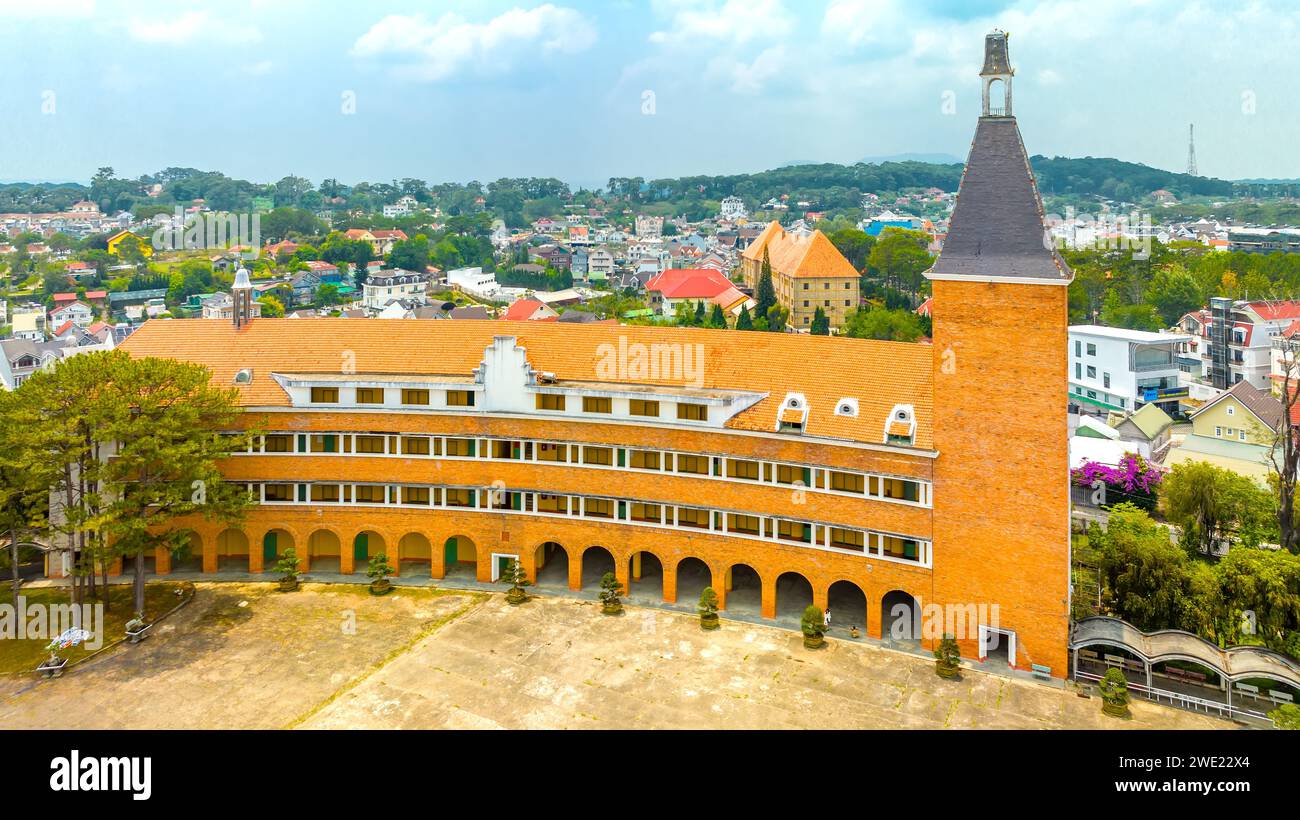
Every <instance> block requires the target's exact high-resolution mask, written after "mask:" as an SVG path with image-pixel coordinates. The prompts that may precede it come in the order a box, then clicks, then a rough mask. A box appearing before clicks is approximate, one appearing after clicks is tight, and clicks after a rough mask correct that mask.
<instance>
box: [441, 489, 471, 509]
mask: <svg viewBox="0 0 1300 820" xmlns="http://www.w3.org/2000/svg"><path fill="white" fill-rule="evenodd" d="M445 497H446V499H447V506H448V507H473V506H474V491H473V490H462V489H449V490H447V492H446V493H445Z"/></svg>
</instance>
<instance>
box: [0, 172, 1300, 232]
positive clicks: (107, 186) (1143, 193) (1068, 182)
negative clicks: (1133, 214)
mask: <svg viewBox="0 0 1300 820" xmlns="http://www.w3.org/2000/svg"><path fill="white" fill-rule="evenodd" d="M1031 163H1032V165H1033V168H1034V171H1035V173H1036V175H1037V177H1038V184H1039V189H1040V191H1041V192H1042V194H1043V196H1044V198H1045V199H1052V200H1054V201H1053V203H1052V204H1053V205H1055V204H1058V203H1061V202H1063V203H1064V204H1076V205H1078V206H1079V207H1080V208H1081V209H1082V208H1084V207H1086V206H1087V205H1088V204H1089V203H1096V202H1099V201H1100V200H1101V199H1109V200H1119V201H1125V202H1141V201H1143V200H1146V199H1147V198H1148V197H1149V196H1150V194H1151V192H1152V191H1156V190H1162V189H1163V190H1167V191H1169V192H1171V193H1172V194H1174V196H1175V197H1177V198H1178V199H1179V200H1180V201H1182V200H1191V202H1189V203H1188V205H1189V208H1190V209H1191V211H1190V212H1193V213H1194V212H1195V208H1196V207H1208V206H1209V204H1210V199H1211V198H1215V199H1228V198H1237V199H1238V200H1240V199H1242V198H1245V197H1259V198H1270V197H1279V196H1293V195H1295V194H1296V193H1297V189H1300V185H1297V184H1295V183H1291V182H1285V181H1282V182H1277V183H1264V182H1249V183H1246V182H1242V183H1234V182H1230V181H1226V180H1221V179H1213V178H1210V177H1193V176H1188V175H1187V174H1178V173H1173V172H1170V171H1162V170H1160V169H1157V168H1151V167H1148V166H1146V165H1140V164H1137V163H1132V162H1123V161H1120V160H1115V159H1100V158H1092V157H1085V158H1082V159H1071V158H1065V157H1050V158H1049V157H1043V156H1035V157H1033V158H1031ZM961 173H962V166H961V165H960V164H948V165H944V164H934V163H926V162H911V161H909V162H886V163H882V164H879V165H869V164H862V163H858V164H855V165H835V164H830V163H827V164H820V165H796V166H790V167H784V168H776V169H773V170H769V171H761V172H758V173H753V174H734V175H728V176H691V177H679V178H672V179H644V178H642V177H615V178H611V179H610V180H609V181H608V183H607V184H606V185H605V186H604V187H603V188H602V189H601V190H597V191H589V190H582V189H579V190H576V191H575V190H572V189H571V188H570V187H569V186H568V185H567V184H565V183H564V182H562V181H561V180H558V179H553V178H547V179H538V178H523V179H499V180H496V181H494V182H490V183H487V184H484V183H480V182H477V181H474V182H469V183H464V184H462V183H438V184H432V185H431V184H429V183H427V182H425V181H424V180H420V179H414V178H406V179H402V180H393V181H391V182H360V183H357V184H354V185H346V184H343V183H340V182H339V181H338V180H335V179H326V180H323V181H321V183H320V184H319V185H317V184H314V183H313V182H311V181H310V180H307V179H304V178H302V177H296V176H288V177H284V178H283V179H281V180H279V181H278V182H275V183H254V182H249V181H246V180H239V179H232V178H230V177H227V176H225V175H224V174H221V173H218V172H215V171H199V170H197V169H194V168H168V169H165V170H163V171H159V172H158V173H156V174H146V175H144V176H141V177H139V178H137V179H124V178H120V177H118V176H116V174H115V173H114V171H113V169H112V168H101V169H100V170H99V172H98V173H96V174H95V176H94V178H93V179H92V180H91V181H90V184H89V185H81V184H79V183H39V184H32V183H10V184H5V185H0V212H25V211H60V210H64V209H66V208H68V207H69V206H71V205H72V203H74V202H76V201H78V200H81V199H89V200H91V201H93V202H95V203H96V204H97V205H98V206H99V208H100V210H101V211H104V212H106V213H115V212H117V211H119V210H129V211H131V212H132V213H134V214H135V215H136V216H151V215H153V214H155V213H158V212H167V211H170V210H171V209H172V208H173V207H174V206H175V205H177V204H186V205H188V204H189V203H191V202H192V201H193V200H195V199H202V200H205V202H206V203H207V205H208V207H209V208H211V209H213V210H247V209H251V208H254V207H264V208H269V207H274V208H285V207H288V208H301V209H304V210H308V211H312V212H318V211H321V210H335V211H347V210H361V211H365V212H375V211H378V210H380V209H381V208H382V207H383V206H384V205H386V204H392V203H394V202H396V201H397V200H398V199H399V198H400V197H402V196H405V195H410V196H412V197H414V198H415V199H416V200H417V201H418V202H420V203H421V204H424V205H433V204H435V203H436V204H437V205H438V207H440V208H441V209H442V211H443V213H445V214H448V215H451V216H460V215H469V214H473V213H477V212H482V211H487V212H489V213H490V214H491V215H492V216H494V217H499V218H501V219H503V220H505V221H506V223H507V224H508V225H510V226H512V227H515V226H521V225H524V224H526V223H528V222H531V221H532V220H535V219H537V218H539V217H541V216H550V215H555V214H560V213H563V212H564V210H565V208H569V207H574V206H577V207H600V206H609V205H614V204H615V203H618V202H625V203H626V205H627V207H629V208H633V209H635V210H639V211H644V212H648V213H656V214H662V215H668V216H678V215H680V216H685V217H686V218H688V219H700V218H703V217H705V216H708V215H711V214H713V213H716V210H717V203H718V202H719V201H720V200H721V199H722V198H724V197H727V196H739V197H741V198H742V199H744V200H745V202H746V204H747V205H748V206H749V208H750V210H751V211H753V210H755V209H759V208H760V207H761V206H762V204H763V203H765V202H767V201H769V200H771V199H773V198H778V199H779V198H780V197H782V196H783V195H784V196H786V197H787V200H786V203H787V204H788V205H789V206H790V210H791V211H797V212H800V213H802V211H803V210H818V211H824V212H836V213H841V214H843V213H844V212H849V211H853V210H856V209H858V208H860V206H861V204H862V197H863V195H864V194H876V195H878V196H880V197H881V198H882V200H884V201H885V203H886V204H889V203H891V202H892V201H893V199H894V198H896V197H897V196H899V195H901V194H904V193H909V192H916V191H923V190H925V189H929V188H937V189H940V190H943V191H955V190H956V189H957V186H958V184H959V183H960V181H961ZM155 186H157V188H158V190H157V191H156V192H155V196H150V195H149V193H150V191H151V190H153V189H154V188H155ZM1198 198H1199V199H1200V202H1197V199H1198ZM800 202H806V203H807V206H806V207H801V206H800V205H799V203H800ZM613 210H614V212H615V213H617V212H618V209H616V208H615V209H613ZM376 226H378V225H376Z"/></svg>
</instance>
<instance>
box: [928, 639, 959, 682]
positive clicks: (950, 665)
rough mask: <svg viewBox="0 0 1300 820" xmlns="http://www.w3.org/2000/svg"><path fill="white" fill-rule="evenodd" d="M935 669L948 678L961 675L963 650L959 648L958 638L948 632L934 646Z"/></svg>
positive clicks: (939, 674)
mask: <svg viewBox="0 0 1300 820" xmlns="http://www.w3.org/2000/svg"><path fill="white" fill-rule="evenodd" d="M934 671H935V674H937V675H938V676H939V677H941V678H947V679H948V680H956V679H957V678H958V677H960V676H961V651H960V650H959V649H958V648H957V639H956V638H954V637H953V636H952V635H949V634H948V633H946V632H945V633H944V635H943V638H942V639H941V640H940V641H939V645H938V646H936V647H935V648H934Z"/></svg>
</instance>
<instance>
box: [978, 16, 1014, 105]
mask: <svg viewBox="0 0 1300 820" xmlns="http://www.w3.org/2000/svg"><path fill="white" fill-rule="evenodd" d="M1010 36H1011V35H1009V34H1007V33H1006V32H1005V31H999V30H998V29H993V30H992V31H990V32H989V33H988V36H987V37H985V38H984V68H983V69H982V70H981V71H980V80H981V82H982V84H983V86H984V88H983V97H984V108H983V116H985V117H1010V116H1013V114H1012V112H1011V78H1012V77H1013V76H1015V73H1016V70H1015V69H1014V68H1012V67H1011V57H1010V55H1009V54H1008V53H1007V39H1008V38H1009V37H1010Z"/></svg>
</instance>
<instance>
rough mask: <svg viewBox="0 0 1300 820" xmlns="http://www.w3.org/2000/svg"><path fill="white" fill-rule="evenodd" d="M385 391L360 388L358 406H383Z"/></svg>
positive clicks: (358, 390)
mask: <svg viewBox="0 0 1300 820" xmlns="http://www.w3.org/2000/svg"><path fill="white" fill-rule="evenodd" d="M383 403H384V389H383V388H382V387H358V388H357V404H383Z"/></svg>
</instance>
